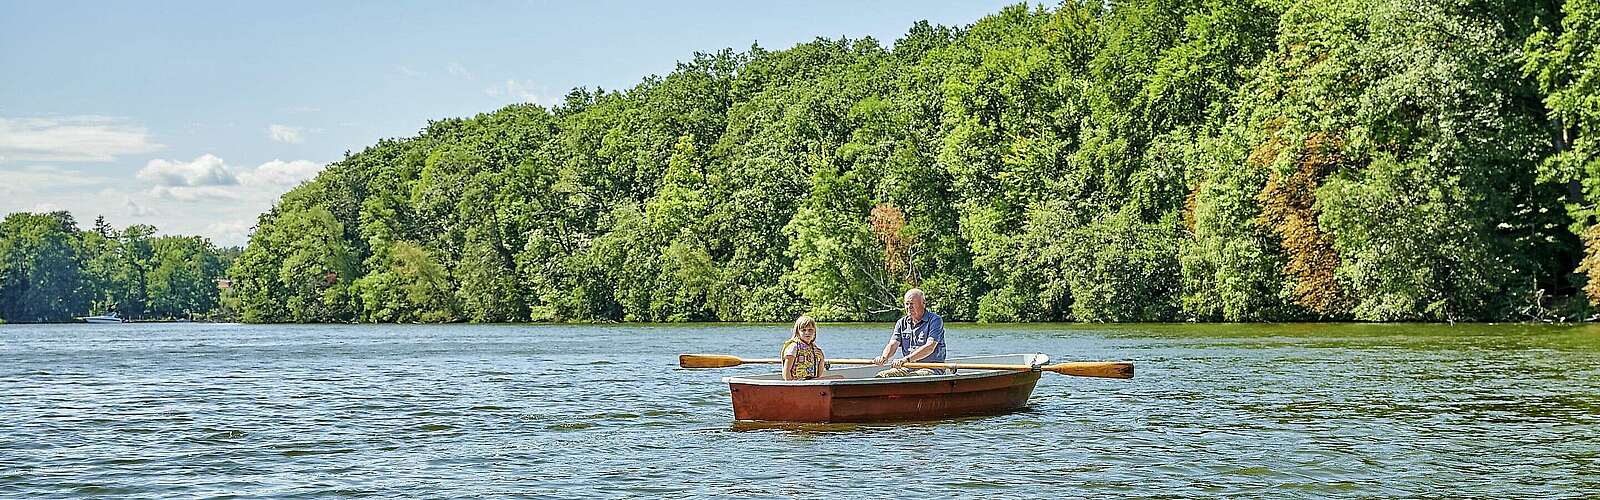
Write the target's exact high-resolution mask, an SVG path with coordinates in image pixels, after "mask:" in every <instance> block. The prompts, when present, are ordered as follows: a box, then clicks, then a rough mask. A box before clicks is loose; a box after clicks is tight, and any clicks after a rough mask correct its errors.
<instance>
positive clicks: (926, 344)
mask: <svg viewBox="0 0 1600 500" xmlns="http://www.w3.org/2000/svg"><path fill="white" fill-rule="evenodd" d="M905 307H906V315H905V317H903V318H900V320H899V321H896V322H894V336H892V337H889V345H886V346H883V355H882V356H878V357H876V358H872V364H875V365H879V366H882V365H883V364H884V363H885V362H887V361H888V360H889V358H892V357H894V349H895V347H896V346H898V347H899V348H900V359H897V360H894V363H893V365H892V366H893V367H892V368H889V369H887V370H883V371H880V372H878V376H879V377H908V376H912V375H936V374H940V373H944V370H935V369H932V368H920V369H915V370H913V369H910V368H906V367H905V364H906V363H914V362H921V363H943V362H944V319H943V318H940V317H939V315H937V314H934V313H933V311H929V310H928V305H927V296H926V295H923V293H922V290H921V289H917V288H912V289H911V290H908V291H906V297H905Z"/></svg>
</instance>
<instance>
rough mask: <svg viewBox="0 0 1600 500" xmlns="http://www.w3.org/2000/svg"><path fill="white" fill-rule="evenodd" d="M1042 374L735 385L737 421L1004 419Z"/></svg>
mask: <svg viewBox="0 0 1600 500" xmlns="http://www.w3.org/2000/svg"><path fill="white" fill-rule="evenodd" d="M1038 381H1039V372H1038V371H1019V372H1001V373H996V374H994V375H990V376H984V377H979V378H955V379H950V378H935V379H933V380H927V381H911V380H895V379H883V381H882V382H877V383H859V384H833V385H758V384H744V383H738V382H732V381H730V382H729V383H728V387H729V389H730V390H731V391H732V393H733V416H734V418H736V419H739V420H774V421H786V422H884V421H894V420H930V419H939V418H948V417H956V416H963V415H984V414H994V413H1003V412H1006V411H1010V410H1015V409H1017V408H1021V407H1023V406H1025V405H1027V403H1028V396H1029V395H1031V394H1033V386H1034V384H1035V383H1037V382H1038Z"/></svg>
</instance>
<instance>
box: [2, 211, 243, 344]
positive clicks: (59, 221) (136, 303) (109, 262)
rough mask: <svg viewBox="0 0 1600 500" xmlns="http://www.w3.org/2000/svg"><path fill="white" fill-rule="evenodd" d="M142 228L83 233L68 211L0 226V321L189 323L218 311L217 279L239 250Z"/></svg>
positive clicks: (20, 216) (17, 217)
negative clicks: (105, 317)
mask: <svg viewBox="0 0 1600 500" xmlns="http://www.w3.org/2000/svg"><path fill="white" fill-rule="evenodd" d="M155 232H156V228H155V227H152V226H147V225H133V226H128V227H126V228H124V229H122V230H117V229H115V228H113V227H111V225H110V224H107V223H106V221H105V219H104V218H98V219H96V220H95V222H94V228H93V229H91V230H88V231H83V230H79V229H78V223H77V221H75V220H73V218H72V215H71V214H69V213H67V212H51V213H43V214H34V213H25V212H18V213H13V214H10V215H8V216H6V218H5V220H4V221H0V322H10V323H19V322H30V323H31V322H49V321H71V320H72V319H73V318H74V317H76V316H83V315H87V314H107V313H117V314H118V315H120V316H121V317H123V318H124V319H134V320H137V319H196V318H214V317H216V315H218V314H221V313H222V311H219V309H218V306H219V303H218V298H219V292H218V286H217V282H216V280H217V279H218V278H221V277H222V276H223V273H224V272H225V271H226V270H227V267H228V265H229V263H230V262H231V261H232V260H233V258H234V257H235V256H237V254H238V249H227V250H225V249H219V248H217V247H216V246H214V245H212V244H211V242H210V241H209V240H206V239H205V238H200V237H197V236H155Z"/></svg>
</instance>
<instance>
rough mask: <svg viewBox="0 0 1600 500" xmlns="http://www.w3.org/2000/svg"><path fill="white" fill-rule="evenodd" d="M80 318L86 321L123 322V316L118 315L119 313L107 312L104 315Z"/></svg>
mask: <svg viewBox="0 0 1600 500" xmlns="http://www.w3.org/2000/svg"><path fill="white" fill-rule="evenodd" d="M78 319H81V320H83V322H84V323H122V322H123V321H122V318H121V317H119V316H117V313H111V314H106V315H103V316H83V317H80V318H78Z"/></svg>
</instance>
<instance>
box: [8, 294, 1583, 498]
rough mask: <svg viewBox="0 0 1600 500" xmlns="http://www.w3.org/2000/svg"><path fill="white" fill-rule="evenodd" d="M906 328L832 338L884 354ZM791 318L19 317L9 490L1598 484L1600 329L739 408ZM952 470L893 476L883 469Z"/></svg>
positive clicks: (1134, 347)
mask: <svg viewBox="0 0 1600 500" xmlns="http://www.w3.org/2000/svg"><path fill="white" fill-rule="evenodd" d="M887 332H888V326H887V325H823V326H822V328H821V332H820V334H819V342H820V343H821V344H822V345H823V346H824V347H826V348H827V349H828V352H829V354H832V355H834V356H839V357H870V356H871V355H873V354H875V351H876V350H877V349H880V348H881V347H882V345H883V342H884V340H885V338H886V336H887ZM787 335H788V331H787V327H786V326H785V325H731V326H718V325H630V326H620V325H619V326H518V325H446V326H350V325H334V326H292V325H291V326H283V325H270V326H269V325H262V326H254V325H249V326H247V325H207V324H173V325H152V324H137V325H34V326H28V325H5V326H0V416H3V417H4V418H0V497H8V498H9V497H22V496H79V495H83V496H90V495H134V496H145V497H169V496H209V495H223V494H245V495H261V496H293V495H306V496H328V495H381V496H407V497H414V496H424V497H437V496H468V495H474V496H488V497H495V496H506V495H559V496H579V495H582V496H598V497H617V496H711V495H717V496H763V497H770V496H798V495H808V496H812V495H815V496H824V495H831V496H837V495H845V496H863V495H871V494H872V493H871V492H876V493H878V494H888V493H890V492H895V493H896V494H903V495H910V496H933V495H950V494H957V495H959V494H962V492H964V491H965V492H966V495H988V494H992V495H997V496H1006V497H1019V496H1020V497H1033V496H1043V495H1060V494H1074V493H1084V494H1101V495H1106V494H1109V495H1117V496H1197V497H1205V496H1272V497H1325V496H1330V495H1343V496H1363V497H1372V496H1379V497H1392V496H1441V495H1442V496H1502V495H1521V496H1537V497H1548V496H1573V495H1584V494H1589V493H1592V492H1594V491H1597V490H1600V479H1597V478H1600V428H1597V424H1600V328H1597V327H1592V326H1550V325H1453V326H1448V325H1392V324H1292V325H1110V326H1107V325H981V326H979V325H952V327H951V331H950V333H949V337H948V340H949V342H950V349H951V355H953V356H959V355H976V354H1000V353H1013V352H1044V353H1047V354H1050V355H1051V357H1052V358H1053V359H1054V360H1056V361H1075V360H1117V359H1124V360H1130V361H1134V362H1135V363H1137V365H1138V368H1139V374H1138V378H1136V379H1133V380H1131V381H1128V380H1104V379H1086V378H1072V377H1064V376H1058V375H1053V374H1046V376H1045V378H1044V379H1042V380H1040V382H1039V385H1038V388H1037V389H1036V390H1035V391H1034V395H1033V398H1032V399H1031V400H1030V405H1029V407H1028V408H1027V409H1026V410H1025V411H1019V412H1015V413H1010V414H1005V415H998V416H991V417H972V418H960V419H950V420H938V421H931V422H905V423H891V424H784V423H755V422H736V421H733V420H732V409H731V407H730V404H729V400H728V389H727V386H726V385H725V384H723V383H721V382H720V377H722V376H724V375H729V374H754V373H761V372H764V371H769V370H772V369H773V368H772V367H770V366H767V367H763V366H759V365H747V366H741V367H737V368H729V369H723V370H683V369H679V368H676V367H675V363H676V356H677V354H678V353H681V352H721V353H728V354H736V355H741V356H752V357H766V356H768V355H770V353H771V352H772V351H774V350H775V349H777V347H778V345H779V344H780V343H781V342H782V340H783V339H784V338H785V337H786V336H787ZM890 465H893V466H894V467H897V468H908V467H909V468H915V469H917V470H932V471H937V472H938V473H937V474H935V475H930V476H929V478H927V479H926V480H921V481H915V482H910V483H898V482H895V481H892V480H890V479H887V478H885V476H884V474H883V472H882V471H883V470H884V468H885V467H887V466H890Z"/></svg>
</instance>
